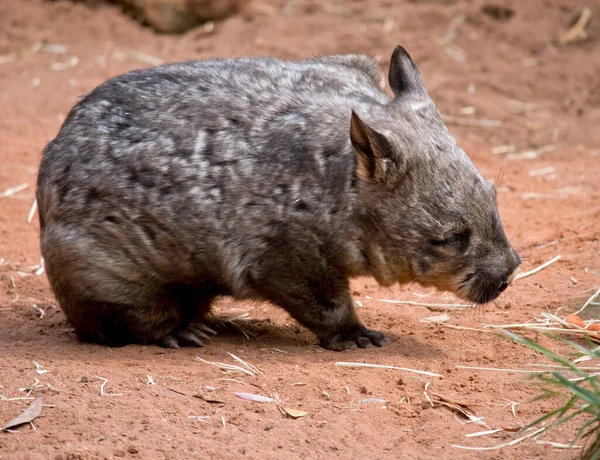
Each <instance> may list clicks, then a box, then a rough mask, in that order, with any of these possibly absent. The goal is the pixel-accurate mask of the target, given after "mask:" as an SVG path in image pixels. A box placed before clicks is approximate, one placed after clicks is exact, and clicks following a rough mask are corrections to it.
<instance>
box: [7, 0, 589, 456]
mask: <svg viewBox="0 0 600 460" xmlns="http://www.w3.org/2000/svg"><path fill="white" fill-rule="evenodd" d="M497 3H503V4H507V5H511V7H512V8H513V11H514V15H513V16H512V17H511V18H509V19H507V20H499V19H497V18H494V17H492V16H490V15H489V14H486V13H484V12H482V6H483V4H484V3H483V2H481V1H479V0H473V1H462V0H454V1H452V0H445V1H421V2H416V1H397V2H391V1H384V0H375V1H372V2H368V4H367V2H363V1H346V2H333V1H332V2H319V1H315V0H297V1H286V2H283V1H279V0H278V1H273V2H266V1H264V2H259V1H250V2H249V4H248V5H247V7H246V8H245V10H244V12H243V13H242V14H240V15H238V16H236V17H232V18H230V19H228V20H226V21H224V22H221V23H218V24H215V26H214V29H212V30H211V29H210V28H199V29H196V30H193V31H191V32H189V33H186V34H185V35H182V36H160V35H156V34H154V33H153V32H152V31H151V30H149V29H147V28H144V27H142V26H140V25H138V24H137V23H136V22H134V21H132V20H131V19H129V18H127V17H125V16H122V15H121V14H120V13H119V11H118V9H117V8H116V7H114V6H105V5H104V4H102V3H100V2H94V3H92V4H91V5H86V4H85V3H75V4H73V3H71V2H68V1H56V2H45V1H42V0H21V1H10V0H0V108H1V112H0V159H1V161H0V191H4V190H6V189H8V188H10V187H15V186H18V185H20V184H28V187H27V188H25V189H24V190H22V191H20V192H18V193H16V194H14V195H12V196H10V197H6V198H0V425H4V423H6V422H8V420H10V419H11V418H13V417H14V416H16V415H17V414H19V413H20V412H21V411H22V410H23V409H25V408H26V407H27V406H28V404H30V403H31V398H32V397H34V396H39V395H41V396H42V397H43V401H44V404H45V405H44V407H43V409H42V413H41V416H40V417H39V418H38V419H37V420H36V421H35V426H36V428H37V430H35V431H34V430H33V429H32V428H31V427H30V426H24V427H22V428H20V429H18V431H17V432H14V433H0V458H2V459H8V458H11V459H12V458H17V459H47V458H56V459H88V458H89V459H92V458H94V459H95V458H161V459H162V458H195V457H202V458H243V457H248V458H281V457H282V456H284V455H285V456H286V457H287V458H365V457H368V458H372V459H378V458H402V459H408V458H419V459H439V458H453V459H462V458H472V457H473V456H474V453H473V452H470V451H465V450H460V449H457V448H455V447H452V445H453V444H461V445H466V446H490V445H493V444H498V443H502V442H506V441H509V440H511V439H514V437H515V435H514V434H510V433H509V434H506V433H505V434H501V435H496V436H486V437H480V438H465V437H464V436H465V435H466V434H468V433H472V432H475V431H480V430H484V429H486V428H484V427H482V426H479V425H476V424H474V423H465V421H464V420H463V419H461V418H460V417H458V416H456V415H455V414H454V413H453V412H451V411H450V410H449V409H447V408H445V407H441V406H436V407H431V405H430V404H429V403H428V402H427V401H426V399H425V396H424V394H423V390H424V388H425V385H426V384H427V383H429V389H430V390H431V391H434V392H437V393H439V394H442V395H444V396H446V397H448V398H450V399H453V400H456V401H460V402H466V403H470V404H472V405H473V406H472V408H473V409H474V410H475V412H476V413H477V414H478V415H479V416H481V417H483V420H484V422H485V423H486V424H487V425H488V426H489V427H491V428H497V427H507V426H513V427H514V426H522V425H523V424H525V423H527V422H528V421H531V420H532V419H533V418H535V417H537V416H540V415H541V414H543V413H544V412H545V411H548V410H549V409H550V408H551V407H554V406H553V404H554V403H555V402H556V401H545V402H541V401H538V402H534V403H527V402H528V400H530V399H531V398H532V397H533V396H535V395H536V394H538V391H539V390H538V387H537V386H536V384H535V383H534V382H532V381H528V380H525V379H524V377H523V374H521V373H518V372H499V371H482V370H472V369H462V368H456V366H457V365H458V366H477V367H494V368H506V369H519V368H521V369H522V368H531V367H530V365H531V364H534V363H547V361H545V360H544V359H543V358H542V357H540V356H538V355H536V354H535V353H533V352H532V351H530V350H528V349H524V348H522V347H520V346H517V345H515V344H513V343H511V342H509V341H508V340H506V339H504V338H502V337H500V336H498V335H495V334H491V333H484V332H478V331H470V330H456V329H449V328H445V327H440V326H436V325H432V324H424V323H422V322H420V319H422V318H424V317H429V316H432V315H437V314H439V313H437V312H431V311H429V310H428V309H427V308H425V307H420V306H408V305H404V306H401V305H390V304H386V303H382V302H380V301H378V300H377V299H402V300H410V301H418V300H421V301H424V302H452V301H455V299H453V298H452V297H450V296H448V295H444V294H442V293H437V292H431V291H428V290H424V289H422V288H420V287H419V286H404V287H394V288H391V289H382V288H380V287H378V286H377V285H376V283H375V282H374V281H373V280H370V279H359V280H355V281H354V282H353V295H354V297H355V299H356V300H357V301H358V302H360V304H361V305H362V307H361V308H360V309H359V314H360V316H361V317H362V319H363V320H364V322H365V323H366V324H367V325H368V326H370V327H373V328H377V329H381V330H384V331H386V332H387V333H388V334H389V336H390V337H391V338H392V339H393V343H392V345H390V346H388V347H386V348H383V349H369V350H359V351H351V352H344V353H335V352H330V351H326V350H323V349H321V348H319V347H318V346H317V344H316V340H315V338H314V336H313V335H311V334H310V333H309V332H308V331H306V330H305V329H303V328H301V327H300V326H298V325H297V324H296V323H295V322H294V321H293V320H291V319H290V318H289V317H288V316H287V314H286V313H285V312H284V311H283V310H280V309H278V308H276V307H273V306H271V305H267V304H247V303H232V302H231V301H230V300H229V299H223V300H222V301H220V303H219V304H218V305H217V306H216V308H215V317H216V321H218V320H221V321H223V322H224V321H225V320H226V319H227V318H231V317H235V316H238V315H241V314H244V313H248V314H249V318H250V319H249V320H248V321H245V322H239V324H241V325H242V326H243V328H244V330H245V331H247V334H248V336H249V338H246V337H245V336H244V335H243V334H242V333H241V332H239V331H237V330H236V329H235V328H233V327H232V326H231V325H229V326H226V325H223V324H221V325H219V323H218V322H217V323H216V324H217V326H218V329H219V333H220V334H219V337H218V338H217V339H216V340H215V341H214V342H213V343H212V344H211V345H209V346H207V347H205V348H203V349H192V348H186V349H181V350H165V349H161V348H158V347H155V346H148V347H143V346H133V345H132V346H127V347H124V348H119V349H108V348H105V347H101V346H97V345H84V344H81V343H79V342H78V341H77V339H76V337H75V335H74V334H73V332H72V330H71V328H70V326H69V325H68V324H67V323H66V321H65V318H64V315H63V314H62V312H61V311H60V309H58V308H57V305H56V303H55V300H54V298H53V296H52V293H51V292H50V290H49V287H48V283H47V281H46V279H45V276H44V275H43V274H42V275H41V276H38V275H36V274H35V271H36V269H37V265H38V264H39V261H40V250H39V244H38V231H39V227H38V224H37V216H34V218H33V221H32V222H31V223H27V216H28V213H29V210H30V208H31V204H32V202H33V196H34V183H35V178H36V171H37V166H38V162H39V159H40V153H41V151H42V149H43V147H44V145H45V143H46V142H47V141H48V140H49V139H50V138H52V137H53V136H54V135H55V134H56V133H57V131H58V129H59V127H60V125H61V123H62V121H63V120H64V118H65V115H66V114H67V112H68V110H69V109H70V108H71V106H72V105H73V104H74V103H75V102H76V101H77V99H78V98H79V97H80V96H81V95H83V94H85V93H86V92H88V91H90V90H91V89H92V88H94V87H95V86H96V85H98V84H99V83H101V82H102V81H104V80H105V79H107V78H109V77H111V76H114V75H117V74H119V73H122V72H124V71H127V70H129V69H134V68H139V67H144V66H148V65H149V63H150V61H151V60H152V58H155V59H160V60H163V61H165V62H166V61H178V60H188V59H200V58H207V57H213V56H236V55H275V56H278V57H282V58H296V57H299V56H309V55H311V54H313V53H329V52H365V53H369V54H373V55H378V56H380V57H381V63H382V66H384V67H385V66H387V63H388V56H389V55H390V53H391V51H392V49H393V47H394V46H395V45H396V44H397V43H402V44H403V45H404V46H405V47H406V48H407V49H408V50H409V51H410V52H411V54H412V55H413V57H414V58H415V60H416V61H417V62H418V64H419V65H420V67H421V70H422V72H423V74H424V77H425V80H426V82H427V84H428V85H429V88H430V92H431V94H432V96H433V98H434V99H435V101H436V102H437V103H438V104H439V106H440V109H441V111H442V112H443V113H444V114H446V115H449V116H454V117H460V118H461V119H468V120H482V119H488V120H497V121H498V122H494V123H492V125H493V126H465V125H461V124H455V123H452V124H450V125H449V126H450V128H451V129H452V131H453V132H454V133H455V135H456V136H457V137H458V139H459V141H460V143H461V144H462V145H463V146H464V148H465V150H466V151H467V152H468V153H469V155H470V156H471V157H472V158H473V160H474V162H475V163H476V164H477V166H478V167H479V168H480V169H481V170H482V172H483V173H484V174H485V175H486V177H489V178H490V179H495V178H497V177H498V176H499V173H500V171H501V170H504V173H503V179H502V182H501V184H500V191H501V192H500V194H499V204H500V210H501V214H502V217H503V220H504V222H505V227H506V229H507V233H508V234H513V233H514V234H515V236H514V241H516V245H517V247H518V248H519V249H520V250H521V254H522V258H523V260H524V262H523V270H529V269H531V268H533V267H535V266H537V265H539V264H541V263H543V262H545V261H547V260H549V259H551V258H552V257H554V256H556V255H559V254H560V255H561V259H560V260H559V261H558V262H557V263H555V264H553V265H552V266H550V267H549V268H547V269H546V270H543V271H541V272H540V273H538V274H536V275H534V276H531V277H529V278H524V279H522V280H520V281H518V282H516V283H515V284H514V285H513V286H512V287H511V288H509V289H508V290H507V291H506V292H505V293H504V294H503V295H502V296H501V297H500V298H499V299H498V300H497V301H495V302H493V303H492V304H490V305H488V306H486V307H485V308H484V309H479V310H477V311H468V312H458V313H457V312H450V313H449V314H450V316H451V320H450V323H451V324H455V325H459V326H463V327H470V328H481V327H482V326H483V325H484V324H511V323H522V322H525V321H527V320H530V319H531V318H533V317H538V316H539V315H540V312H541V311H543V310H546V309H547V310H549V311H555V310H556V309H558V308H559V307H566V308H565V309H562V310H561V312H560V313H559V314H560V315H566V312H568V311H569V309H574V308H576V307H577V306H579V305H581V303H582V302H583V301H584V300H585V299H586V298H587V297H589V295H590V290H591V289H594V288H597V287H598V286H600V277H599V275H598V274H599V273H600V257H599V249H600V201H599V197H600V187H599V178H600V130H598V124H599V122H600V80H599V77H598V76H599V75H600V59H599V58H598V56H600V54H599V53H600V46H599V41H598V40H599V39H600V21H597V20H596V19H597V18H598V17H600V8H599V7H598V6H594V5H592V3H593V2H580V1H575V0H546V1H537V0H536V1H533V0H532V1H528V2H516V1H506V2H497ZM584 3H588V4H589V5H592V22H591V23H590V25H589V26H588V28H587V35H588V39H587V40H584V41H577V42H575V43H572V44H570V45H567V46H561V45H559V44H558V43H557V38H558V37H559V36H560V35H561V34H563V33H564V32H565V31H566V30H567V29H568V28H569V24H570V23H571V20H572V19H573V17H574V16H575V14H576V13H577V11H578V10H579V9H580V8H581V7H582V6H583V5H584ZM458 14H464V15H465V18H464V21H463V22H462V23H461V24H460V25H459V26H458V28H457V29H456V31H455V34H454V35H455V36H454V37H451V36H449V35H448V31H449V25H450V24H451V23H452V21H453V18H455V17H456V16H457V15H458ZM451 35H452V34H451ZM444 37H449V38H450V39H453V42H452V43H451V44H449V45H447V46H444V45H443V43H442V41H443V40H444ZM41 42H47V43H51V44H61V45H65V46H66V53H64V54H56V53H52V52H47V51H45V50H44V49H41V50H38V52H35V51H36V49H38V48H39V45H38V44H39V43H41ZM75 58H76V59H75ZM64 63H67V64H66V65H63V64H64ZM70 64H76V65H74V66H71V67H69V65H70ZM63 67H68V68H63ZM61 68H62V70H57V69H61ZM506 145H510V146H514V150H515V152H516V153H519V154H520V153H523V152H527V151H530V150H536V149H537V150H539V151H540V153H539V154H538V155H537V157H536V158H534V159H527V158H523V157H527V155H517V156H514V155H513V156H510V155H507V153H506V152H505V153H500V154H498V147H500V146H506ZM540 149H541V150H540ZM515 152H513V153H515ZM547 168H551V169H547ZM544 173H545V174H544ZM418 294H427V296H426V297H425V298H420V296H419V295H418ZM34 306H36V307H37V308H38V309H36V308H34ZM40 309H41V310H43V311H44V312H45V314H44V315H43V317H40V316H41V314H40ZM592 313H593V312H592ZM538 338H539V339H540V340H541V342H542V343H543V344H546V345H551V346H553V347H554V348H556V349H558V350H560V348H558V347H557V345H556V344H555V343H554V342H551V341H549V339H547V338H544V337H538ZM563 351H564V350H563ZM228 353H233V354H235V355H236V356H239V357H240V358H242V359H244V360H246V361H247V362H249V363H252V364H254V365H255V366H257V367H258V368H260V369H261V370H262V372H264V376H261V375H256V376H251V375H247V374H243V373H232V374H227V373H224V372H223V371H221V370H219V369H217V368H215V367H214V366H211V365H209V364H205V363H203V362H201V361H199V360H197V359H196V357H197V356H199V357H201V358H203V359H205V360H209V361H218V362H224V363H231V364H233V363H234V361H233V359H232V358H231V357H230V356H229V355H228ZM34 361H35V362H37V363H39V364H40V365H42V366H43V368H44V369H46V370H48V371H49V372H46V373H39V374H38V373H36V367H35V365H34ZM336 361H355V362H356V361H358V362H368V363H378V364H387V365H395V366H401V367H406V368H412V369H418V370H424V371H430V372H434V373H437V374H440V375H441V377H428V376H425V375H419V374H414V373H408V372H402V371H397V370H385V369H350V368H343V367H338V366H335V362H336ZM100 377H102V378H105V379H108V382H107V383H106V385H105V386H104V391H105V392H107V393H110V394H113V395H110V394H109V395H104V396H101V394H100V389H101V384H102V380H101V379H100ZM35 382H37V383H35ZM149 382H155V384H152V383H149ZM34 383H35V385H34ZM32 386H33V391H32V392H31V394H30V396H29V398H30V399H18V398H24V397H25V396H26V394H27V390H22V389H26V388H28V387H32ZM235 391H243V392H251V393H258V394H261V395H268V396H273V394H277V395H278V397H279V398H280V399H281V401H283V403H282V405H283V406H284V407H287V408H292V409H298V410H303V411H305V412H307V415H306V416H304V417H302V418H299V419H292V418H289V417H285V416H283V415H282V414H281V412H280V411H279V410H278V408H277V407H276V405H275V404H272V403H265V404H261V403H256V402H249V401H244V400H242V399H239V398H237V397H236V396H235V395H233V392H235ZM115 393H116V394H115ZM15 398H17V399H15ZM367 398H378V399H383V400H385V401H386V402H384V403H383V402H368V400H367V402H364V400H365V399H367ZM361 401H363V402H361ZM513 403H514V408H515V411H514V414H513V411H512V410H511V405H513ZM203 417H206V418H203ZM572 435H573V431H572V427H565V428H563V429H560V430H557V431H553V432H551V433H548V434H547V435H546V436H544V437H543V439H544V440H550V441H556V442H567V441H568V440H570V439H571V436H572ZM478 455H480V456H481V458H489V459H499V458H507V459H513V458H514V459H524V458H545V459H564V458H569V457H574V456H575V455H576V452H571V453H568V452H565V451H564V450H560V449H556V448H553V447H550V446H549V445H547V444H540V443H537V442H536V441H535V440H533V439H528V440H526V441H524V442H522V443H520V444H517V445H516V446H513V447H508V448H504V449H502V450H498V451H491V452H484V453H479V454H478Z"/></svg>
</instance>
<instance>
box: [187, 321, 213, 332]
mask: <svg viewBox="0 0 600 460" xmlns="http://www.w3.org/2000/svg"><path fill="white" fill-rule="evenodd" d="M190 326H194V327H196V328H198V329H200V330H201V331H204V332H208V333H209V334H212V335H217V331H215V330H213V329H211V328H210V327H208V326H207V325H206V324H203V323H190Z"/></svg>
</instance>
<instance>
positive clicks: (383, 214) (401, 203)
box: [350, 46, 520, 303]
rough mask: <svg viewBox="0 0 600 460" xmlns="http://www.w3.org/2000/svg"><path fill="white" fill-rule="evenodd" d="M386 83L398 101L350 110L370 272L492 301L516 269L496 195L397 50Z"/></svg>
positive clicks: (386, 278) (516, 258) (380, 277)
mask: <svg viewBox="0 0 600 460" xmlns="http://www.w3.org/2000/svg"><path fill="white" fill-rule="evenodd" d="M389 83H390V86H391V88H392V91H393V92H394V95H395V99H393V100H392V101H391V102H390V103H389V104H387V105H386V106H384V107H375V108H373V109H371V110H367V111H365V112H366V113H360V114H358V113H356V112H353V113H352V119H351V126H350V137H351V140H352V145H353V146H354V149H355V150H356V160H357V161H356V168H357V170H356V173H357V176H358V178H359V190H360V191H359V193H360V195H361V201H362V203H363V205H364V209H365V213H366V216H367V218H366V220H365V222H364V223H365V225H367V226H368V227H370V232H371V234H373V238H374V240H373V242H372V244H371V251H370V255H369V258H370V259H371V260H369V262H370V264H371V266H372V268H373V274H374V276H375V277H376V278H377V279H378V281H379V282H380V283H382V284H390V283H392V282H394V281H401V282H408V281H416V282H418V283H420V284H421V285H424V286H435V287H437V288H438V289H441V290H447V291H451V292H454V293H455V294H457V295H459V296H460V297H462V298H464V299H467V300H469V301H471V302H476V303H485V302H489V301H491V300H493V299H495V298H496V297H498V296H499V295H500V293H501V292H502V291H503V290H504V289H506V287H507V286H508V285H509V284H510V282H511V281H512V280H513V278H514V276H515V274H516V272H517V269H518V267H519V265H520V258H519V256H518V255H517V253H516V252H515V250H514V249H513V248H512V246H511V245H510V243H509V241H508V239H507V238H506V235H505V233H504V229H503V227H502V223H501V221H500V217H499V215H498V207H497V203H496V191H495V189H494V187H493V186H492V184H491V183H490V182H488V181H487V180H486V179H485V178H484V177H483V176H482V175H481V174H480V173H479V171H478V170H477V169H476V168H475V166H474V165H473V163H472V162H471V160H470V159H469V157H468V156H467V155H466V154H465V152H464V151H463V150H462V149H461V148H460V147H459V146H458V145H457V143H456V140H455V139H454V138H453V137H452V135H451V134H450V133H449V131H448V129H447V128H446V126H445V124H444V122H443V121H442V118H441V115H440V113H439V111H438V110H437V108H436V106H435V104H434V103H433V102H432V100H431V99H430V98H429V95H428V93H427V90H426V89H425V84H424V83H423V80H422V78H421V75H420V73H419V70H418V69H417V66H416V65H415V63H414V62H413V60H412V59H411V58H410V56H409V55H408V53H407V52H406V51H405V50H404V48H402V47H400V46H398V47H397V48H396V50H395V51H394V54H393V55H392V59H391V65H390V72H389Z"/></svg>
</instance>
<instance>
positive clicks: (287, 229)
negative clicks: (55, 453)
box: [37, 47, 519, 349]
mask: <svg viewBox="0 0 600 460" xmlns="http://www.w3.org/2000/svg"><path fill="white" fill-rule="evenodd" d="M381 81H382V74H381V72H380V70H379V67H378V65H377V63H376V62H375V61H374V60H373V59H371V58H369V57H366V56H361V55H338V56H324V57H317V58H314V59H308V60H303V61H299V62H284V61H279V60H276V59H270V58H244V59H221V60H212V61H199V62H187V63H180V64H172V65H165V66H161V67H155V68H151V69H144V70H136V71H133V72H130V73H127V74H124V75H121V76H118V77H115V78H112V79H111V80H109V81H107V82H105V83H104V84H102V85H100V86H99V87H98V88H96V89H95V90H94V91H92V92H91V93H90V94H88V95H87V96H85V97H84V98H83V99H82V100H81V101H80V102H79V103H78V104H77V105H76V106H75V107H74V108H73V110H72V111H71V113H70V114H69V116H68V118H67V120H66V121H65V123H64V125H63V126H62V128H61V130H60V132H59V134H58V136H57V137H56V138H55V139H54V140H52V141H51V142H50V143H49V144H48V146H47V147H46V149H45V151H44V154H43V158H42V162H41V166H40V171H39V178H38V188H37V200H38V205H39V210H40V223H41V245H42V254H43V256H44V258H45V262H46V271H47V274H48V278H49V280H50V284H51V286H52V288H53V290H54V292H55V294H56V297H57V299H58V301H59V303H60V305H61V307H62V309H63V310H64V311H65V314H66V315H67V318H68V319H69V320H70V321H71V322H72V323H73V325H74V326H75V329H76V330H77V332H78V333H79V335H80V337H81V338H82V339H84V340H91V341H98V342H101V343H106V344H109V345H117V344H124V343H130V342H141V343H151V342H161V341H162V343H166V344H171V345H176V343H174V342H177V341H183V342H190V341H191V342H194V343H196V344H198V342H199V341H194V340H186V338H187V339H189V337H190V335H189V327H188V326H189V325H190V324H192V325H193V324H194V323H196V322H200V321H201V320H202V319H203V318H204V316H205V315H206V313H207V312H208V310H209V308H210V303H211V301H212V300H213V299H214V298H215V297H216V296H220V295H230V296H233V297H234V298H235V299H261V300H267V301H271V302H273V303H275V304H277V305H279V306H281V307H283V308H285V309H286V310H287V311H288V312H290V314H292V316H293V317H294V318H296V319H297V320H298V321H300V322H301V323H302V324H304V325H305V326H307V327H308V328H310V329H311V330H312V331H314V332H315V333H316V335H317V336H318V337H319V339H320V342H321V344H322V345H323V346H325V347H327V348H332V349H344V348H353V347H356V346H360V347H366V346H372V345H377V346H381V345H383V344H385V343H386V342H387V339H386V338H385V337H384V335H383V334H381V333H380V332H377V331H371V330H369V329H366V328H365V327H364V326H363V325H362V324H361V323H360V321H359V320H358V318H357V316H356V313H355V311H354V307H353V304H352V299H351V297H350V294H349V290H348V280H349V279H350V278H352V277H355V276H363V275H367V276H373V277H375V278H376V279H377V281H378V282H379V283H380V284H382V285H386V286H387V285H390V284H392V283H395V282H403V283H404V282H408V281H418V282H420V283H422V284H423V285H433V286H437V287H439V288H440V289H445V290H451V291H453V292H456V293H457V294H459V295H461V296H462V297H465V298H467V299H469V300H471V301H473V302H487V301H490V300H492V299H494V298H495V297H497V296H498V295H499V293H500V292H501V291H502V290H503V289H504V288H505V287H506V285H508V283H509V282H510V279H511V276H513V274H514V272H515V270H516V269H517V267H518V265H519V258H518V256H517V254H516V253H515V251H514V250H513V249H512V248H511V246H510V244H509V243H508V241H507V239H506V236H505V234H504V231H503V229H502V225H501V223H500V219H499V217H498V212H497V205H496V200H495V192H494V189H493V187H492V186H491V185H490V184H489V183H488V181H486V180H485V179H484V178H483V177H482V176H481V174H480V173H479V172H478V171H477V169H476V168H475V166H474V165H473V164H472V162H471V161H470V159H469V158H468V157H467V155H466V154H465V153H464V152H463V150H462V149H460V147H459V146H458V145H457V144H456V142H455V140H454V138H453V137H452V136H451V135H450V133H449V132H448V130H447V129H446V127H445V125H444V123H443V122H442V119H441V117H440V114H439V112H438V110H437V108H436V107H435V105H434V103H433V102H432V101H431V99H430V98H429V96H428V94H427V91H426V89H425V86H424V84H423V81H422V79H421V76H420V74H419V71H418V70H417V67H416V65H415V64H414V62H413V61H412V59H411V58H410V57H409V56H408V54H407V53H406V51H405V50H404V49H403V48H402V47H398V48H396V50H395V51H394V54H393V56H392V61H391V69H390V73H389V81H390V86H391V87H392V89H393V91H394V93H395V98H393V99H390V98H389V97H388V96H387V95H386V94H385V93H384V92H383V90H382V89H381ZM174 337H175V338H176V340H175V341H174V340H173V338H174Z"/></svg>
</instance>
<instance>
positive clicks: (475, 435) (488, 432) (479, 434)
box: [465, 428, 504, 438]
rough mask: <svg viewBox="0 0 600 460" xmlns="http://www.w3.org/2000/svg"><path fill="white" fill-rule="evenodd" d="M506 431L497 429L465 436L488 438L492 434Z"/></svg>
mask: <svg viewBox="0 0 600 460" xmlns="http://www.w3.org/2000/svg"><path fill="white" fill-rule="evenodd" d="M500 431H504V429H503V428H496V429H495V430H486V431H477V432H476V433H470V434H465V438H477V437H479V436H488V435H490V434H495V433H499V432H500Z"/></svg>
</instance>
